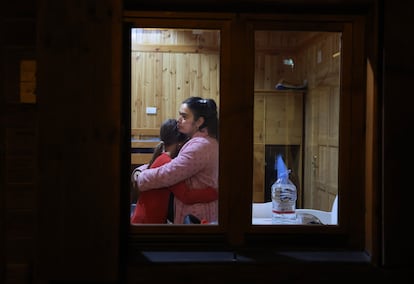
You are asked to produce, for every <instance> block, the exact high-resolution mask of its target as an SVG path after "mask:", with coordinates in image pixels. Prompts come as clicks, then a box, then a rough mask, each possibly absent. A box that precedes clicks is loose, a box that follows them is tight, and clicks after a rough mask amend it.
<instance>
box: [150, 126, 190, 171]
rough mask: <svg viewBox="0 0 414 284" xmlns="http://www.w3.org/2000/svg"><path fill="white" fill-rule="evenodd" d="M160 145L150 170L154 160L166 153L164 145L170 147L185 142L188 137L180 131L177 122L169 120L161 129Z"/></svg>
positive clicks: (152, 160)
mask: <svg viewBox="0 0 414 284" xmlns="http://www.w3.org/2000/svg"><path fill="white" fill-rule="evenodd" d="M160 140H161V141H160V143H158V145H157V146H156V147H155V149H154V153H153V155H152V158H151V161H150V162H149V163H148V168H149V167H150V166H151V165H152V163H153V162H154V160H155V159H156V158H157V157H158V156H159V155H161V153H162V152H163V151H164V145H165V146H170V145H173V144H176V143H180V142H185V141H186V140H187V136H186V135H185V134H183V133H181V132H179V131H178V128H177V120H176V119H172V118H170V119H167V120H165V121H164V122H163V123H162V124H161V127H160Z"/></svg>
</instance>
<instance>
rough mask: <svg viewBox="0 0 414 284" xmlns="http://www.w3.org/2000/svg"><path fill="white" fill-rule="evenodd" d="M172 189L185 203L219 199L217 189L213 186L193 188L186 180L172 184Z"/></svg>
mask: <svg viewBox="0 0 414 284" xmlns="http://www.w3.org/2000/svg"><path fill="white" fill-rule="evenodd" d="M170 191H171V192H172V193H174V196H175V197H177V198H178V199H179V200H180V201H181V202H183V203H184V204H194V203H204V202H212V201H215V200H217V199H218V190H217V189H215V188H212V187H207V188H201V189H191V188H189V187H188V186H187V184H186V183H185V182H180V183H177V184H175V185H173V186H171V187H170Z"/></svg>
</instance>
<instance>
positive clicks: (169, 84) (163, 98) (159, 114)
mask: <svg viewBox="0 0 414 284" xmlns="http://www.w3.org/2000/svg"><path fill="white" fill-rule="evenodd" d="M219 42H220V34H219V32H218V31H209V30H203V31H197V30H196V31H191V30H181V29H177V30H165V29H162V30H159V29H148V30H142V29H135V30H134V33H133V35H132V56H131V69H132V74H131V127H132V128H158V127H160V125H161V123H162V122H163V121H164V120H165V119H167V118H176V117H178V109H179V107H180V105H181V102H182V101H183V100H185V99H186V98H188V97H190V96H199V97H203V98H211V99H214V100H215V101H216V103H217V106H218V107H219V105H220V100H219V96H220V54H219V51H220V46H219ZM147 107H153V108H155V109H156V114H148V113H147V112H146V109H147Z"/></svg>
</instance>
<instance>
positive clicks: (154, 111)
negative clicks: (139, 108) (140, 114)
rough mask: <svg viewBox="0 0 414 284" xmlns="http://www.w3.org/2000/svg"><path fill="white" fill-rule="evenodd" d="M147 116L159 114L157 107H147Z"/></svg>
mask: <svg viewBox="0 0 414 284" xmlns="http://www.w3.org/2000/svg"><path fill="white" fill-rule="evenodd" d="M147 114H157V108H156V107H147Z"/></svg>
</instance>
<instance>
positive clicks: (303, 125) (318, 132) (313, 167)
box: [252, 31, 341, 225]
mask: <svg viewBox="0 0 414 284" xmlns="http://www.w3.org/2000/svg"><path fill="white" fill-rule="evenodd" d="M340 49H341V33H335V32H309V31H256V32H255V78H254V90H255V91H254V135H253V136H254V164H253V171H254V173H253V211H252V215H253V216H252V217H253V219H252V224H255V225H256V224H257V225H259V224H337V213H336V210H335V208H336V206H337V196H338V153H339V109H340V108H339V103H340V74H341V72H340V69H341V56H340V55H341V50H340Z"/></svg>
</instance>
